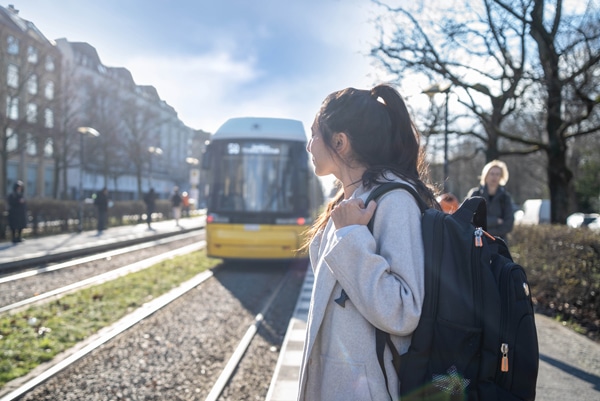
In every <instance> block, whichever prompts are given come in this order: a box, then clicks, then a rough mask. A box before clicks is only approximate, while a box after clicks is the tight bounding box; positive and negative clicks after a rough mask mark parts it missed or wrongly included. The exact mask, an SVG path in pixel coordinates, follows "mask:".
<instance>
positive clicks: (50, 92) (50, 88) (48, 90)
mask: <svg viewBox="0 0 600 401" xmlns="http://www.w3.org/2000/svg"><path fill="white" fill-rule="evenodd" d="M44 96H46V99H48V100H52V99H54V82H52V81H49V82H47V83H46V87H45V88H44Z"/></svg>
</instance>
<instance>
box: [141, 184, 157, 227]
mask: <svg viewBox="0 0 600 401" xmlns="http://www.w3.org/2000/svg"><path fill="white" fill-rule="evenodd" d="M144 203H145V204H146V223H148V230H152V213H154V210H155V207H156V193H155V192H154V188H150V190H149V191H148V193H147V194H146V195H145V196H144Z"/></svg>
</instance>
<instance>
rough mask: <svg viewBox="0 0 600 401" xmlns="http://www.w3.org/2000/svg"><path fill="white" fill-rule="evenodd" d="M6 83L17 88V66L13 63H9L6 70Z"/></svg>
mask: <svg viewBox="0 0 600 401" xmlns="http://www.w3.org/2000/svg"><path fill="white" fill-rule="evenodd" d="M6 84H7V85H8V86H9V87H11V88H15V89H17V88H18V87H19V67H17V66H16V65H14V64H9V65H8V69H7V70H6Z"/></svg>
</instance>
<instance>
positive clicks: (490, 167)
mask: <svg viewBox="0 0 600 401" xmlns="http://www.w3.org/2000/svg"><path fill="white" fill-rule="evenodd" d="M507 182H508V168H507V167H506V164H505V163H504V162H502V161H500V160H493V161H491V162H489V163H488V164H486V165H485V166H484V167H483V170H482V171H481V177H480V183H479V184H480V185H479V186H478V187H475V188H471V190H470V191H469V193H468V195H467V198H469V197H471V196H481V197H483V198H484V199H485V201H486V206H487V232H489V233H490V234H492V235H495V236H498V237H500V238H502V239H505V240H506V239H507V235H508V233H510V232H511V231H512V229H513V225H514V223H515V217H514V213H513V206H512V198H511V196H510V194H509V193H508V191H507V190H506V189H505V188H504V185H506V183H507Z"/></svg>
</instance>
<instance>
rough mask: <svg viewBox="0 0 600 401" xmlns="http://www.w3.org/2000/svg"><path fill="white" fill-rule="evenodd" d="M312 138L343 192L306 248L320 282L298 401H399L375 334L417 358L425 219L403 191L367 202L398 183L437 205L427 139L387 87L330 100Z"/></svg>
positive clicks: (319, 166) (318, 164) (313, 149)
mask: <svg viewBox="0 0 600 401" xmlns="http://www.w3.org/2000/svg"><path fill="white" fill-rule="evenodd" d="M311 130H312V138H311V139H310V141H309V143H308V146H307V150H308V152H310V154H311V155H312V161H313V164H314V168H315V174H316V175H317V176H325V175H329V174H333V175H334V176H335V177H336V178H337V180H338V182H339V184H340V190H339V192H338V194H337V196H336V197H335V198H334V199H333V200H332V201H331V202H330V204H329V205H328V206H327V208H326V209H325V211H324V212H323V213H322V215H321V216H320V217H319V218H318V219H317V221H316V222H315V225H314V226H313V227H312V230H311V236H310V239H309V243H308V244H307V245H306V247H307V248H308V249H309V254H310V262H311V266H312V269H313V271H314V276H315V281H314V285H313V293H312V297H311V305H310V310H309V315H308V324H307V331H306V340H305V344H304V353H303V358H302V367H301V372H300V387H299V394H298V399H299V400H310V401H335V400H344V401H347V400H361V401H365V400H377V401H379V400H394V401H396V400H398V399H399V386H400V383H398V378H397V377H396V374H395V370H394V368H393V366H391V360H392V357H391V354H390V351H389V347H386V350H385V355H384V359H385V364H386V372H388V373H387V377H384V375H383V372H382V370H381V367H380V365H379V363H378V361H377V354H376V351H375V328H376V327H377V328H379V329H381V330H383V331H385V332H388V333H390V334H391V338H392V341H393V342H394V344H395V346H396V349H398V350H399V352H400V353H401V354H402V353H404V352H406V351H407V350H408V347H409V345H410V342H411V335H412V332H413V331H414V330H415V328H416V327H417V324H418V322H419V317H420V314H421V308H422V304H423V297H424V288H423V283H424V277H423V275H424V271H423V263H424V255H423V243H422V237H421V212H420V210H419V207H418V205H417V203H416V201H415V200H414V198H413V196H412V195H411V194H410V193H408V192H407V191H404V190H394V191H391V192H388V193H386V194H385V195H383V196H382V197H381V198H379V200H378V202H377V203H375V202H370V203H369V204H368V205H367V206H365V204H364V201H365V200H366V198H367V196H368V195H369V193H370V192H371V191H372V190H373V189H374V188H376V187H377V186H378V185H380V184H382V183H384V182H388V181H396V182H403V183H407V184H409V185H411V186H413V187H414V188H415V189H416V190H417V191H418V192H419V193H420V194H421V197H422V198H423V199H424V200H426V201H427V202H428V203H429V204H430V205H431V206H434V207H438V206H437V204H436V202H435V197H434V194H433V193H432V191H431V190H430V189H429V188H428V186H427V185H426V183H427V181H428V180H427V178H426V171H425V164H424V162H423V154H422V152H421V148H420V141H419V133H418V131H417V129H416V127H415V125H414V124H413V122H412V120H411V118H410V115H409V113H408V110H407V107H406V104H405V103H404V100H403V99H402V97H401V96H400V94H399V93H398V92H397V91H396V90H395V89H394V88H392V87H391V86H388V85H378V86H376V87H374V88H373V89H371V90H358V89H354V88H347V89H344V90H341V91H337V92H334V93H332V94H330V95H329V96H327V98H326V99H325V100H324V101H323V104H322V105H321V108H320V110H319V111H318V113H317V115H316V117H315V120H314V123H313V125H312V127H311ZM372 217H373V219H374V224H373V233H371V232H370V231H369V229H368V228H367V224H368V222H369V221H370V220H371V218H372Z"/></svg>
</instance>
